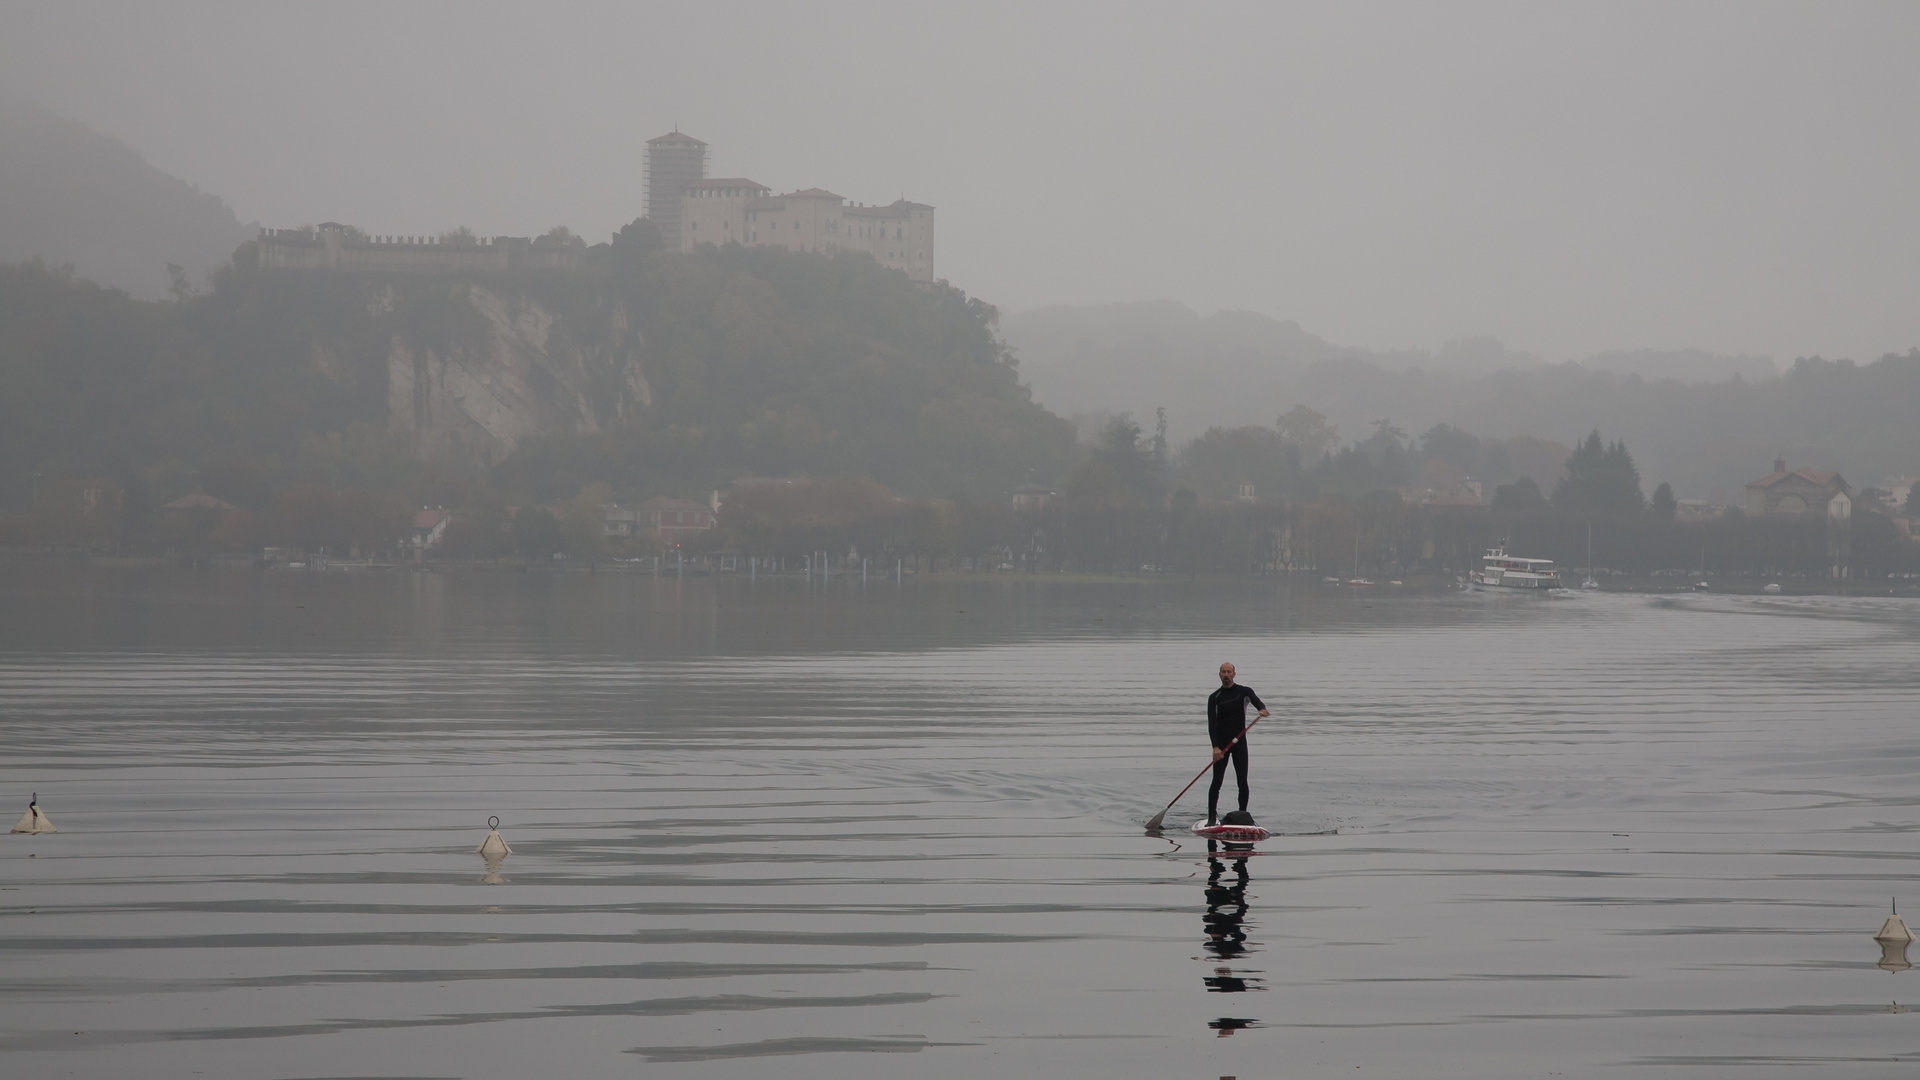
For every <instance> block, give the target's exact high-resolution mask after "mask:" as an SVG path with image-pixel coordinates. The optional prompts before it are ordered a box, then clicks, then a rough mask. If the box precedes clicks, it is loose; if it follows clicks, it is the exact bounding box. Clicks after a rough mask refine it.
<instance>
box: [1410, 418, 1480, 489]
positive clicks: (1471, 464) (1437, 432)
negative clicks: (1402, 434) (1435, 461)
mask: <svg viewBox="0 0 1920 1080" xmlns="http://www.w3.org/2000/svg"><path fill="white" fill-rule="evenodd" d="M1420 452H1421V453H1422V454H1424V455H1426V456H1427V457H1429V458H1439V459H1440V460H1442V461H1446V462H1450V463H1452V464H1454V465H1457V466H1459V467H1460V471H1462V472H1464V473H1468V474H1470V475H1475V476H1478V475H1479V474H1480V472H1481V469H1480V459H1481V449H1480V438H1479V436H1477V435H1474V434H1472V433H1471V432H1466V431H1462V430H1460V429H1459V428H1457V427H1454V426H1453V425H1452V424H1435V425H1433V426H1432V427H1431V428H1428V429H1427V433H1426V434H1425V435H1422V436H1420Z"/></svg>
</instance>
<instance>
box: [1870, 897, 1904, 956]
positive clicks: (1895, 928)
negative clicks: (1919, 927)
mask: <svg viewBox="0 0 1920 1080" xmlns="http://www.w3.org/2000/svg"><path fill="white" fill-rule="evenodd" d="M1873 940H1875V941H1877V942H1879V943H1880V944H1882V945H1885V944H1887V943H1888V942H1894V943H1897V944H1901V945H1905V944H1908V943H1910V942H1912V941H1913V931H1911V930H1909V929H1907V923H1906V920H1904V919H1902V918H1901V917H1900V904H1899V901H1897V900H1896V901H1895V902H1894V906H1893V914H1891V915H1888V916H1887V921H1886V922H1883V923H1881V924H1880V932H1879V933H1877V934H1875V935H1873Z"/></svg>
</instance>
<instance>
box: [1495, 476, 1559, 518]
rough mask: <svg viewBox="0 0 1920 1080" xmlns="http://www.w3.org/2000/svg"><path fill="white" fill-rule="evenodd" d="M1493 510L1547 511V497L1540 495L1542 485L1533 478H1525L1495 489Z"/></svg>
mask: <svg viewBox="0 0 1920 1080" xmlns="http://www.w3.org/2000/svg"><path fill="white" fill-rule="evenodd" d="M1493 508H1494V509H1495V510H1514V511H1521V510H1545V509H1546V508H1547V497H1546V496H1545V495H1542V494H1540V485H1539V484H1536V483H1534V482H1533V477H1531V476H1523V477H1521V478H1520V479H1518V480H1515V481H1514V482H1513V483H1511V484H1501V485H1500V486H1499V487H1497V488H1494V489H1493Z"/></svg>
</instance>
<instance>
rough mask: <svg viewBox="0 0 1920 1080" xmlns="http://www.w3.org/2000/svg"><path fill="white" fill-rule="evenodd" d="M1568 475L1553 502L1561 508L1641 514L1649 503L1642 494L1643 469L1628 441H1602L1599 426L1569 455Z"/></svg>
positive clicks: (1584, 511) (1555, 494)
mask: <svg viewBox="0 0 1920 1080" xmlns="http://www.w3.org/2000/svg"><path fill="white" fill-rule="evenodd" d="M1566 469H1567V475H1566V476H1564V477H1562V478H1561V479H1560V482H1559V483H1558V484H1556V485H1554V488H1553V505H1554V506H1555V508H1557V509H1560V510H1571V511H1574V512H1576V513H1592V514H1629V513H1639V512H1640V510H1641V509H1642V508H1643V507H1644V506H1645V505H1646V496H1644V495H1642V494H1641V493H1640V470H1639V468H1638V467H1636V466H1635V465H1634V463H1633V455H1632V454H1629V453H1627V446H1626V444H1625V443H1623V442H1620V441H1619V440H1615V441H1614V442H1613V444H1612V445H1608V444H1606V443H1603V442H1602V441H1601V440H1600V430H1599V429H1598V428H1595V429H1594V430H1593V432H1592V433H1590V434H1589V435H1588V436H1587V437H1586V439H1585V440H1584V441H1582V442H1581V443H1580V445H1579V446H1578V447H1576V448H1575V449H1574V451H1573V453H1572V454H1571V455H1569V456H1568V457H1567V465H1566Z"/></svg>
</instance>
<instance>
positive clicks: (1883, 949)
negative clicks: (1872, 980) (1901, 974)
mask: <svg viewBox="0 0 1920 1080" xmlns="http://www.w3.org/2000/svg"><path fill="white" fill-rule="evenodd" d="M1873 966H1874V967H1877V968H1879V969H1880V970H1881V971H1905V970H1907V969H1908V968H1910V967H1912V966H1913V962H1912V961H1910V960H1908V959H1907V943H1906V942H1904V941H1883V942H1881V943H1880V962H1879V963H1877V964H1875V965H1873Z"/></svg>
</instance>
